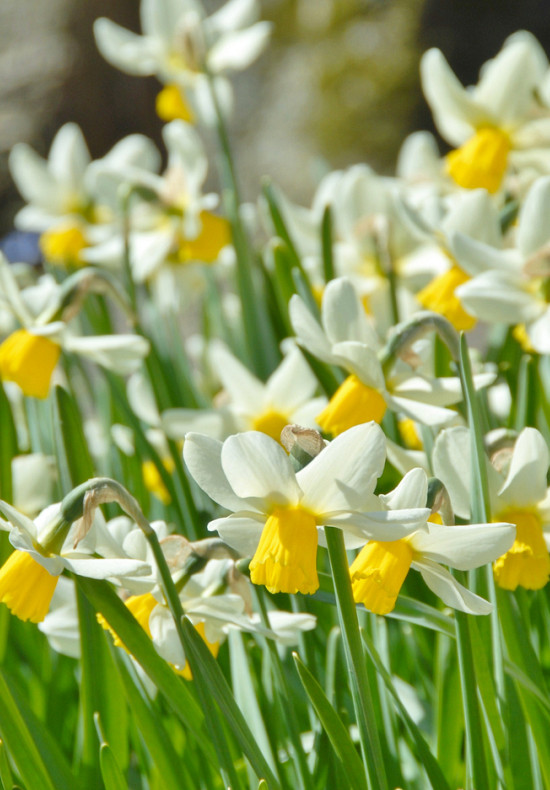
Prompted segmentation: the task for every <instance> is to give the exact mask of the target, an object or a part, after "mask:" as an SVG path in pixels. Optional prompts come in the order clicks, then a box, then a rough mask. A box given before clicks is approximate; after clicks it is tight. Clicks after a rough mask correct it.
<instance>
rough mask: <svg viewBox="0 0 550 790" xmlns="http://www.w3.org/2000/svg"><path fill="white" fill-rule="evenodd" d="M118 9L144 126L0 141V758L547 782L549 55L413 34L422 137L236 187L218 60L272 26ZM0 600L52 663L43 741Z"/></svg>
mask: <svg viewBox="0 0 550 790" xmlns="http://www.w3.org/2000/svg"><path fill="white" fill-rule="evenodd" d="M141 24H142V34H141V35H138V34H136V33H132V32H130V31H127V30H125V29H123V28H121V27H119V26H118V25H116V24H114V23H113V22H111V21H110V20H107V19H100V20H98V21H97V22H96V25H95V28H94V30H95V35H96V40H97V44H98V47H99V49H100V51H101V53H102V54H103V55H104V56H105V57H106V58H107V60H108V61H109V62H110V63H112V64H113V65H114V66H116V67H118V68H121V69H123V70H125V71H127V72H128V73H130V74H134V75H142V76H151V75H154V76H156V77H157V78H158V79H159V80H160V82H161V83H162V84H163V87H162V89H161V90H160V92H159V94H158V97H157V103H156V110H157V113H158V115H159V116H160V118H161V120H162V121H164V122H165V125H164V127H163V130H162V138H163V142H164V149H165V150H164V151H163V152H160V151H159V150H158V149H157V147H156V146H155V145H154V144H153V143H152V142H151V141H150V140H149V139H147V138H146V137H144V136H142V135H140V134H134V135H130V136H129V137H126V138H125V139H123V140H121V141H120V142H119V143H117V144H116V145H115V146H114V147H113V148H112V150H111V151H110V152H109V153H107V154H106V155H105V156H104V157H102V158H101V159H98V160H95V161H92V160H91V157H90V155H89V152H88V149H87V146H86V143H85V139H84V136H83V133H82V132H81V130H80V129H79V128H78V127H77V126H76V125H75V124H67V125H65V126H64V127H63V128H62V129H61V130H60V131H59V132H58V133H57V135H56V136H55V139H54V141H53V143H52V145H51V149H50V153H49V155H48V158H47V159H43V158H41V157H40V156H39V155H38V154H37V153H35V152H34V151H33V150H32V149H31V148H30V147H29V146H27V145H25V144H22V143H21V144H19V145H17V146H15V148H14V149H13V151H12V152H11V156H10V160H9V164H10V170H11V173H12V176H13V179H14V181H15V183H16V185H17V187H18V189H19V191H20V193H21V195H22V197H23V198H24V200H25V202H26V204H25V205H24V207H23V208H22V209H21V210H20V211H19V213H18V214H17V216H16V219H15V224H16V227H17V228H18V229H20V230H21V231H26V232H29V231H30V232H32V233H35V234H38V237H39V247H40V251H41V256H42V264H41V265H40V266H39V267H36V266H31V265H29V264H26V263H22V262H19V261H12V262H8V261H7V260H6V259H4V258H3V257H1V258H0V452H1V454H2V455H1V458H0V496H1V501H0V513H1V515H2V516H3V517H2V518H0V530H1V533H0V561H1V563H3V564H1V563H0V604H2V606H0V695H1V696H2V700H3V701H4V700H5V701H6V702H5V705H4V704H3V706H0V788H3V787H6V788H7V787H12V785H13V783H14V782H17V783H19V782H21V783H25V785H26V786H28V787H41V788H42V787H44V788H50V787H56V788H66V787H67V788H68V787H71V786H72V787H74V786H77V785H78V786H82V787H83V788H88V787H89V788H90V789H91V788H95V787H100V786H101V787H103V786H105V787H106V788H108V790H111V788H119V787H122V786H126V784H127V783H128V786H132V787H136V788H137V787H139V788H142V787H143V788H145V787H149V788H172V787H197V788H201V789H202V790H208V789H209V788H221V787H222V786H223V787H231V788H233V790H236V789H237V788H243V787H245V786H249V787H254V788H256V787H258V786H259V785H258V783H260V782H261V781H263V782H264V784H260V786H261V787H262V788H265V787H267V788H270V790H271V788H273V790H279V788H281V790H286V789H287V788H290V787H297V788H300V789H301V790H314V788H324V787H338V788H340V787H342V788H345V787H351V788H353V789H354V790H356V788H360V789H362V788H365V790H367V788H377V790H378V788H380V790H386V789H387V790H389V788H395V787H398V786H400V787H407V788H412V789H413V790H423V788H425V787H428V786H431V787H433V788H434V790H445V789H449V788H452V787H455V788H456V787H459V786H460V787H462V786H464V787H470V788H474V787H475V788H476V790H489V789H490V788H497V787H498V788H503V789H504V788H505V789H506V790H514V789H515V788H520V787H527V786H529V787H533V788H537V790H539V788H540V789H541V790H543V788H550V756H549V755H550V736H549V735H548V732H549V730H548V726H547V719H548V715H549V710H550V708H549V706H548V702H547V697H546V693H545V688H546V685H545V684H546V683H547V681H548V678H547V675H548V672H549V667H548V661H547V657H548V655H550V637H549V629H548V624H549V623H550V616H549V612H550V610H549V609H548V601H547V597H546V590H545V587H546V585H547V583H548V581H549V579H550V555H549V546H550V539H549V536H550V493H549V491H550V490H549V489H548V466H549V458H550V451H549V446H548V442H549V437H550V361H549V357H548V354H550V309H549V304H550V63H549V62H548V60H547V57H546V55H545V53H544V52H543V51H542V49H541V47H540V45H539V44H538V42H537V41H536V40H535V38H534V37H533V36H532V35H531V34H529V33H526V32H520V33H517V34H515V35H514V36H512V37H510V38H509V39H508V40H507V41H506V42H505V43H504V46H503V48H502V50H501V52H500V53H499V54H498V55H497V56H496V57H495V58H494V59H493V60H491V61H490V62H488V63H487V64H486V65H485V67H484V68H483V70H482V73H481V77H480V81H479V83H478V84H477V85H476V86H474V87H471V88H467V89H466V88H463V87H462V86H461V85H460V83H459V82H458V80H457V79H456V77H455V76H454V74H453V73H452V71H451V70H450V67H449V66H448V64H447V62H446V60H445V58H444V56H443V54H442V53H441V52H440V51H439V50H431V51H429V52H427V53H426V54H425V55H424V56H423V58H422V63H421V76H422V84H423V89H424V93H425V96H426V99H427V101H428V103H429V105H430V107H431V109H432V112H433V115H434V120H435V123H436V126H437V128H438V130H439V132H440V134H441V136H442V138H443V140H444V142H445V143H447V144H448V145H450V146H453V147H454V148H453V149H452V150H451V151H450V152H449V153H447V154H446V155H444V156H443V157H442V156H441V155H440V153H439V150H438V144H437V143H436V141H435V139H434V138H433V137H432V136H431V135H429V134H427V133H424V132H419V133H416V134H413V135H412V136H411V137H409V138H408V139H407V140H406V141H405V143H404V145H403V148H402V151H401V153H400V156H399V161H398V166H397V172H396V175H395V176H393V177H390V176H381V175H379V174H377V173H375V172H374V171H373V170H372V169H371V168H370V167H369V166H368V165H364V164H360V165H356V166H353V167H350V168H348V169H347V170H343V171H337V172H333V173H330V174H329V175H327V176H325V177H324V178H323V179H322V181H321V182H320V183H319V185H318V188H317V192H316V194H315V196H314V198H313V202H312V206H311V208H305V207H302V206H298V205H295V204H293V202H292V201H291V200H290V199H289V198H288V197H286V196H285V195H284V194H283V192H282V191H281V190H279V189H278V188H277V187H276V186H275V185H274V184H272V183H268V184H266V186H265V188H264V191H263V193H262V195H261V197H260V198H259V200H258V201H257V204H256V205H242V204H241V203H240V201H239V190H238V184H237V178H238V173H236V171H235V167H234V162H233V159H232V156H231V148H230V142H229V138H228V134H227V128H226V122H227V118H228V116H229V114H230V112H231V111H232V104H233V102H232V92H231V85H230V82H229V80H228V78H227V75H226V73H227V72H228V71H230V70H237V69H243V68H246V67H247V66H248V65H250V64H251V63H252V62H253V61H254V60H255V59H256V57H258V56H259V55H260V54H261V51H262V49H263V48H264V46H265V45H266V44H267V41H268V37H269V32H270V27H271V25H270V23H268V22H266V21H260V7H259V4H258V2H257V0H229V2H228V3H226V4H225V5H224V6H222V7H221V8H220V9H219V10H218V11H216V12H215V13H213V14H211V15H210V16H208V15H207V14H206V13H205V11H204V9H203V8H202V5H201V4H200V3H199V2H198V1H197V0H142V2H141ZM213 134H217V136H218V143H219V161H220V168H219V177H220V184H219V192H220V195H222V196H223V200H220V197H219V196H218V194H217V193H215V192H206V191H205V185H206V184H210V183H211V179H212V176H211V175H209V174H208V170H209V168H210V169H211V170H215V169H214V168H213V167H212V166H211V163H210V162H209V160H208V157H207V155H206V148H205V145H204V140H205V138H206V135H209V136H210V137H211V136H212V135H213ZM163 162H165V164H162V163H163ZM207 177H208V181H207ZM117 508H122V510H123V511H124V513H125V515H120V512H118V511H117ZM411 569H413V570H416V571H418V572H419V574H420V576H421V577H422V580H423V582H424V584H422V583H419V577H418V576H417V575H416V574H409V571H410V570H411ZM528 591H529V592H528ZM13 615H15V618H18V619H19V620H21V621H30V622H31V623H38V628H39V630H40V631H41V632H42V634H44V635H45V638H46V639H47V640H48V643H49V646H51V648H52V649H53V651H55V653H50V652H48V659H47V665H48V666H51V665H52V661H55V662H57V663H56V664H55V666H57V667H58V669H59V673H60V674H59V678H54V677H52V678H50V681H51V683H52V688H54V687H56V684H57V683H58V684H59V687H61V686H62V685H63V687H69V686H70V687H71V688H73V689H75V693H74V697H73V700H72V702H71V703H70V704H71V705H72V706H73V707H72V713H71V717H72V718H71V721H73V720H74V722H76V721H77V719H78V720H79V722H80V724H79V729H80V734H79V736H78V738H76V736H75V734H74V733H72V732H71V734H70V735H67V733H66V732H65V727H64V728H63V730H62V731H61V730H60V732H61V735H60V745H59V747H55V750H54V751H51V753H49V750H51V749H52V750H53V749H54V747H53V746H52V745H51V741H52V738H51V735H50V736H48V737H45V736H43V737H41V738H38V737H35V733H36V732H37V731H38V729H40V727H43V729H44V730H46V729H47V728H48V727H49V728H50V729H51V727H52V726H53V724H52V721H53V720H52V719H51V718H50V714H49V713H48V711H45V710H44V708H45V707H47V706H45V705H44V704H43V703H44V700H45V699H53V698H54V697H55V693H54V692H53V691H44V688H43V689H42V692H41V694H42V697H41V700H42V701H41V703H40V704H36V703H28V702H25V701H24V699H23V698H24V694H23V691H29V690H30V688H31V685H32V684H31V683H30V682H29V680H28V679H29V677H30V673H31V668H32V666H33V662H32V661H30V662H29V659H28V651H29V649H30V648H29V645H34V644H35V641H33V640H36V638H40V637H37V636H36V634H35V633H34V632H33V634H32V637H31V636H29V634H30V628H31V626H29V625H28V624H26V625H22V624H20V623H18V622H17V621H16V619H14V618H12V616H13ZM467 615H480V617H475V618H471V617H468V616H467ZM483 615H490V616H489V617H483ZM41 644H43V646H42V647H41V650H42V651H45V650H48V651H49V647H48V646H47V644H46V643H41ZM12 645H13V650H12V649H11V646H12ZM288 645H294V646H295V648H296V653H295V654H294V657H293V658H292V656H291V655H290V653H289V651H288V650H287V649H286V648H287V646H288ZM340 645H342V646H343V650H342V651H341V650H340ZM41 655H43V654H42V653H41ZM52 656H57V657H56V658H52ZM59 656H63V657H64V658H60V657H59ZM67 657H68V658H67ZM75 659H76V660H77V661H79V664H78V665H77V666H78V672H75V664H74V661H75ZM33 660H34V659H33ZM293 660H294V663H293ZM64 662H65V663H64ZM35 663H36V662H35ZM344 663H345V666H346V667H347V670H348V674H347V675H345V674H344V672H343V667H344ZM44 673H45V670H44V672H43V673H42V675H41V678H42V680H43V681H44V683H45V682H46V679H45V674H44ZM179 676H183V678H184V679H185V681H186V682H184V681H183V680H182V679H181V677H179ZM12 681H13V684H12ZM102 684H103V685H102ZM11 685H14V688H16V690H15V691H13V692H12V690H11V689H10V686H11ZM103 686H104V688H105V694H103ZM76 689H80V691H78V692H77V691H76ZM157 692H160V693H159V694H158V693H157ZM64 693H65V692H64ZM79 695H80V697H79ZM113 695H119V697H120V698H119V697H117V698H116V699H113V698H112V696H113ZM79 699H80V701H79ZM3 708H4V709H3ZM31 709H32V711H33V712H32V714H31ZM115 709H116V711H115ZM128 710H129V711H130V712H134V713H135V714H136V719H135V721H134V722H133V723H132V724H131V725H130V724H129V723H128V715H127V713H128ZM37 711H38V712H37ZM121 711H122V712H121ZM94 721H95V729H94ZM74 722H73V723H74ZM75 726H76V725H75ZM516 741H519V742H520V744H521V747H522V748H521V749H520V751H522V753H523V756H522V757H518V756H517V750H516V749H515V744H516ZM20 742H21V743H23V744H24V747H23V748H22V747H21V746H20ZM30 742H32V743H34V742H36V745H35V746H34V745H33V748H32V749H30V747H29V748H28V749H27V746H28V744H29V743H30ZM75 743H76V746H75ZM71 750H72V751H71ZM48 755H49V756H48ZM243 756H244V757H245V758H246V760H243V759H242V757H243ZM70 765H71V766H72V767H69V766H70ZM220 776H221V778H220ZM68 777H70V779H69V778H68ZM12 780H13V781H12Z"/></svg>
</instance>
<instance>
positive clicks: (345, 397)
mask: <svg viewBox="0 0 550 790" xmlns="http://www.w3.org/2000/svg"><path fill="white" fill-rule="evenodd" d="M386 408H387V406H386V401H385V400H384V398H383V397H382V395H381V394H380V393H379V392H378V390H375V389H373V388H372V387H367V385H366V384H363V382H362V381H360V380H359V379H358V378H357V376H353V375H352V376H348V378H347V379H346V380H345V381H344V382H343V384H341V385H340V386H339V387H338V389H337V390H336V392H335V393H334V395H333V396H332V398H331V399H330V401H329V403H328V405H327V406H326V407H325V408H324V409H323V411H322V412H321V413H320V414H319V415H318V416H317V417H316V418H315V419H316V420H317V423H318V424H319V425H320V427H321V429H322V430H323V431H324V433H331V434H332V435H333V436H337V435H338V434H340V433H343V432H344V431H347V430H348V428H352V427H353V426H354V425H360V424H361V423H363V422H370V421H371V420H374V422H378V423H380V422H382V418H383V416H384V414H385V413H386Z"/></svg>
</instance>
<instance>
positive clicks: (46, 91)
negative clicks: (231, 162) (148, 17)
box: [0, 0, 550, 235]
mask: <svg viewBox="0 0 550 790" xmlns="http://www.w3.org/2000/svg"><path fill="white" fill-rule="evenodd" d="M205 5H206V7H207V10H208V11H211V10H213V9H215V8H216V7H218V6H219V5H221V3H220V2H215V1H214V0H211V1H210V2H206V3H205ZM262 12H263V16H264V18H266V19H270V20H272V21H273V22H274V35H273V40H272V43H271V46H270V48H269V49H268V50H267V52H266V53H264V54H263V55H262V57H261V58H260V59H259V60H258V61H257V63H255V64H254V65H253V66H252V67H251V68H250V69H249V70H248V71H246V72H245V73H243V74H237V75H235V78H234V85H235V93H236V101H235V111H234V115H233V118H232V121H231V132H232V139H233V144H234V149H235V154H236V158H237V163H238V168H239V172H240V177H241V180H242V184H243V192H244V195H245V197H246V198H247V199H249V200H253V199H255V197H256V195H257V192H258V185H259V180H260V179H261V177H262V175H264V174H269V175H272V176H273V177H274V178H275V179H276V181H277V182H278V183H279V184H280V185H281V186H282V187H283V188H284V189H285V190H286V191H287V192H288V193H289V195H290V196H291V197H293V198H294V199H295V200H298V201H302V202H304V203H307V202H308V201H309V199H310V198H311V195H312V193H313V191H314V189H315V185H316V183H317V182H318V180H319V178H320V177H321V176H322V175H323V173H324V172H326V171H327V170H328V169H332V168H334V167H341V166H346V165H350V164H352V163H354V162H360V161H368V162H369V163H370V164H372V165H373V166H374V167H375V168H376V169H377V170H379V171H381V172H391V171H392V169H393V166H394V162H395V157H396V153H397V151H398V148H399V145H400V144H401V142H402V140H403V139H404V137H405V135H406V134H408V133H409V132H411V131H413V130H415V129H420V128H427V129H431V128H433V127H432V124H431V118H430V114H429V111H428V109H427V107H426V105H425V103H424V100H423V98H422V95H421V91H420V86H419V78H418V63H419V59H420V55H421V53H422V52H423V51H424V50H425V49H427V48H428V47H430V46H437V47H440V48H441V49H442V50H443V52H444V53H445V55H446V56H447V58H448V60H449V61H450V63H451V65H452V66H453V68H454V69H455V71H456V73H457V74H458V76H459V77H460V79H461V80H462V81H463V82H465V83H466V84H471V83H473V82H475V81H476V80H477V74H478V71H479V67H480V65H481V64H482V63H483V62H484V61H485V60H487V59H488V58H489V57H491V56H493V55H494V54H496V52H497V51H498V50H499V49H500V47H501V45H502V43H503V41H504V39H505V38H506V36H507V35H509V34H510V33H512V32H514V31H515V30H517V29H520V28H525V29H528V30H530V31H531V32H533V33H534V34H535V35H536V36H537V37H538V38H539V40H540V41H541V43H542V44H543V46H544V47H545V49H546V51H547V52H550V3H549V2H548V0H521V1H520V0H262ZM99 16H108V17H110V18H111V19H113V20H115V21H117V22H118V23H120V24H121V25H123V26H125V27H128V28H131V29H133V30H136V31H137V30H139V2H138V0H86V2H82V0H1V2H0V235H2V234H4V233H6V232H7V231H8V230H9V229H10V227H11V223H12V219H13V215H14V213H15V211H16V209H17V207H18V205H20V199H19V198H18V196H17V193H16V191H15V189H14V187H13V185H12V183H11V180H10V177H9V173H8V171H7V154H8V152H9V149H10V148H11V147H12V146H13V145H14V144H15V143H16V142H17V141H19V140H24V141H26V142H29V143H30V144H31V145H33V146H34V147H35V148H36V149H37V150H38V151H39V152H40V153H41V154H46V153H47V151H48V148H49V146H50V143H51V140H52V138H53V136H54V134H55V132H56V130H57V129H58V128H59V127H60V126H61V124H63V123H65V122H66V121H69V120H72V121H76V122H77V123H78V124H80V125H81V127H82V128H83V130H84V133H85V136H86V139H87V140H88V143H89V147H90V150H91V152H92V155H93V156H94V157H97V156H101V155H103V154H104V153H106V151H107V150H108V149H109V148H110V147H111V146H112V145H113V144H114V143H115V142H116V141H117V140H118V139H120V138H121V137H122V136H124V135H125V134H129V133H131V132H136V131H141V132H144V133H145V134H148V135H149V136H151V137H153V139H155V140H156V141H157V142H158V141H159V139H160V138H159V133H160V128H161V124H160V121H158V119H157V118H156V117H155V114H154V99H155V95H156V93H157V91H158V89H159V86H158V83H157V82H156V80H154V79H152V78H151V79H143V78H138V77H131V76H128V75H125V74H122V73H120V72H118V71H117V70H115V69H114V68H112V67H111V66H110V65H109V64H107V63H105V62H104V61H103V59H102V58H101V56H100V55H99V53H98V52H97V50H96V47H95V43H94V39H93V34H92V22H93V20H94V19H95V18H97V17H99ZM215 183H216V182H215V179H213V180H212V183H211V186H213V187H215Z"/></svg>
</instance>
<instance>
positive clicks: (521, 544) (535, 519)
mask: <svg viewBox="0 0 550 790" xmlns="http://www.w3.org/2000/svg"><path fill="white" fill-rule="evenodd" d="M499 520H502V521H509V522H511V523H512V524H515V525H516V539H515V541H514V543H513V545H512V548H511V549H510V550H509V551H507V552H506V554H504V555H503V556H502V557H499V559H498V560H497V561H496V562H495V564H494V565H493V570H494V574H495V580H496V582H497V584H498V585H499V587H502V588H503V589H505V590H515V589H516V587H518V586H519V587H525V589H527V590H540V589H541V588H542V587H544V585H545V584H546V583H547V581H548V578H549V576H550V557H549V556H548V549H547V548H546V543H545V542H544V537H543V534H542V523H541V520H540V518H539V516H538V515H537V514H536V513H533V512H531V511H527V510H508V511H505V512H504V513H500V514H499Z"/></svg>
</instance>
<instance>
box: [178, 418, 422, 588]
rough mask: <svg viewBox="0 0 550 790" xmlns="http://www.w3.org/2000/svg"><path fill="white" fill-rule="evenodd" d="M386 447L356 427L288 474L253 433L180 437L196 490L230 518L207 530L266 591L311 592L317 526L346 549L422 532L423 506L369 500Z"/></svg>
mask: <svg viewBox="0 0 550 790" xmlns="http://www.w3.org/2000/svg"><path fill="white" fill-rule="evenodd" d="M385 448H386V442H385V437H384V434H383V432H382V430H381V429H380V428H379V427H378V426H377V425H376V424H375V423H368V424H366V425H360V426H356V427H355V428H351V429H350V430H349V431H346V432H345V433H343V434H342V435H341V436H339V437H338V438H337V439H335V440H334V441H333V442H331V443H330V444H328V445H327V446H326V447H325V449H323V450H322V451H321V452H320V453H319V455H317V456H316V457H315V458H314V459H313V460H312V461H311V462H310V463H309V464H308V465H307V466H306V467H304V468H303V469H301V470H300V471H299V472H297V473H296V472H294V469H293V467H292V464H291V462H290V459H289V457H288V455H287V454H286V453H285V451H284V450H283V448H282V447H281V445H280V444H278V443H277V442H275V441H274V440H273V439H271V438H270V437H269V436H266V435H265V434H263V433H258V432H255V431H251V432H249V433H241V434H237V435H236V436H230V437H229V438H228V439H226V441H225V442H224V443H223V445H222V444H221V442H218V441H216V440H215V439H210V438H208V437H206V436H201V435H200V434H193V433H191V434H189V435H188V436H187V437H186V440H185V443H184V447H183V454H184V458H185V461H186V464H187V467H188V469H189V471H190V473H191V475H192V476H193V477H194V479H195V480H196V482H197V483H198V484H199V486H200V487H201V488H202V489H203V490H204V491H205V492H206V493H207V494H208V495H209V496H210V498H211V499H213V500H214V501H215V502H217V503H218V504H219V505H221V506H222V507H224V508H227V509H228V510H231V511H233V515H230V516H228V517H226V518H220V519H217V520H215V521H212V522H211V523H210V524H209V527H208V528H209V529H211V530H217V531H218V533H219V534H220V535H221V537H222V539H223V540H225V541H226V543H228V544H229V545H231V546H234V547H235V548H236V549H237V550H238V551H239V552H241V553H242V554H243V556H251V555H254V556H253V558H252V561H251V563H250V570H251V577H250V578H251V580H252V582H254V583H255V584H264V585H265V586H266V587H267V588H268V590H270V591H271V592H278V591H282V592H290V593H295V592H302V593H313V592H315V590H316V589H317V587H318V586H319V583H318V577H317V563H316V560H317V545H318V542H319V540H320V539H321V540H323V539H324V538H323V536H322V528H323V527H324V526H334V527H338V528H340V529H342V530H343V531H344V536H345V538H346V541H347V543H348V545H349V546H350V547H353V546H358V545H360V544H362V543H364V540H365V538H373V539H376V540H397V539H398V538H400V537H404V536H405V535H407V534H409V533H410V532H411V531H413V530H415V529H418V528H421V526H422V524H424V523H425V521H426V518H427V517H428V515H429V513H427V511H426V509H424V508H413V509H407V510H399V511H390V510H388V509H387V508H386V507H385V505H384V504H383V503H381V501H380V500H379V499H378V498H377V497H376V496H375V495H374V493H373V492H374V487H375V485H376V480H377V478H378V477H379V476H380V474H381V473H382V469H383V467H384V462H385V457H386V449H385Z"/></svg>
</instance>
